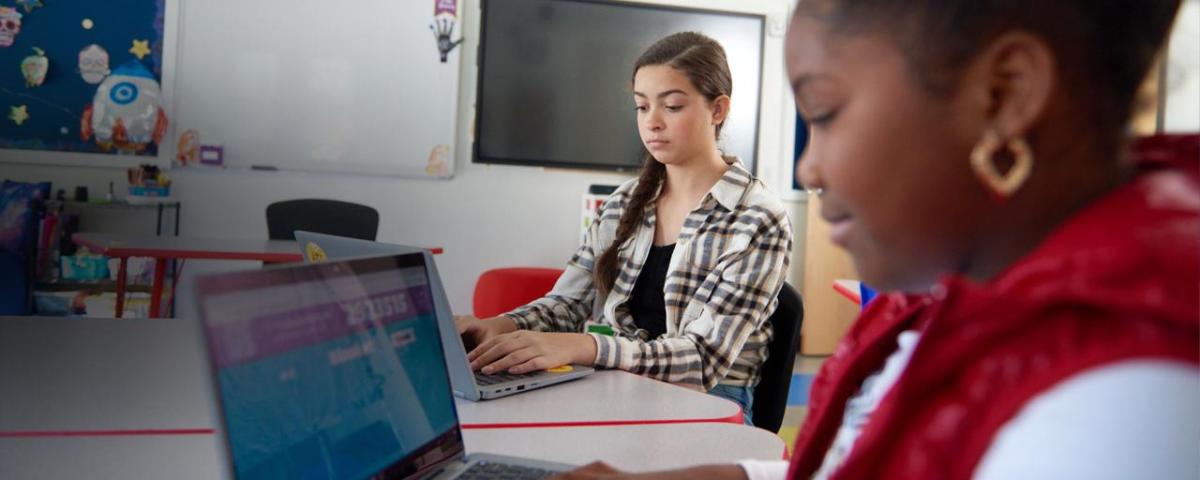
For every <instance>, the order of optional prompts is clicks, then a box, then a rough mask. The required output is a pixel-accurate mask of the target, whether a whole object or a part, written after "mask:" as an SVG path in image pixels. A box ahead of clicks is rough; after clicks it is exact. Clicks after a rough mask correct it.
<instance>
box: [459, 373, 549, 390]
mask: <svg viewBox="0 0 1200 480" xmlns="http://www.w3.org/2000/svg"><path fill="white" fill-rule="evenodd" d="M539 374H541V372H531V373H520V374H516V373H503V372H501V373H493V374H490V375H489V374H486V373H483V372H475V383H477V384H479V385H480V386H483V387H486V386H488V385H495V384H497V383H503V382H509V381H512V380H520V379H522V378H529V377H534V376H537V375H539Z"/></svg>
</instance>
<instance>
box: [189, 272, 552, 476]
mask: <svg viewBox="0 0 1200 480" xmlns="http://www.w3.org/2000/svg"><path fill="white" fill-rule="evenodd" d="M430 265H432V259H431V257H430V256H429V254H428V253H411V254H405V255H394V256H385V257H371V258H361V259H350V260H342V261H331V262H326V263H320V264H310V265H297V266H286V265H284V266H278V267H270V268H266V269H261V270H253V271H244V272H233V273H224V274H217V275H209V276H203V277H199V278H198V279H197V281H196V284H197V286H196V289H197V299H198V301H199V304H200V317H201V320H202V325H203V331H204V337H205V343H206V346H207V351H208V356H209V361H210V364H211V367H212V375H213V383H214V385H215V386H216V388H215V390H216V394H217V395H216V397H217V404H218V405H219V410H218V411H219V414H220V418H221V421H220V428H219V429H220V430H221V436H222V438H223V439H224V443H225V452H224V453H226V454H227V455H226V458H228V459H229V460H230V461H229V462H226V465H225V466H226V468H227V469H228V470H227V471H226V472H225V474H226V475H231V476H235V477H237V478H242V479H258V478H314V479H326V478H329V479H333V478H353V479H361V478H428V477H437V478H455V479H460V478H544V477H546V476H549V475H550V474H552V473H553V472H557V471H563V470H566V469H568V468H570V467H569V466H567V465H563V464H557V463H550V462H542V461H536V460H530V459H521V458H513V457H505V456H498V455H487V454H472V455H469V456H466V455H464V450H465V449H464V445H463V438H462V432H461V430H460V426H459V421H458V415H457V412H456V410H455V406H454V397H453V395H452V394H451V389H450V380H449V377H448V376H447V374H446V363H445V356H444V354H443V349H442V343H441V341H440V338H441V336H440V335H438V332H439V331H440V328H439V324H438V321H439V317H440V315H438V314H437V312H436V308H435V305H434V302H433V287H434V285H433V284H432V282H431V277H430V270H429V269H427V267H428V266H430Z"/></svg>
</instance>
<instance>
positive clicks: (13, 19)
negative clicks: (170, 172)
mask: <svg viewBox="0 0 1200 480" xmlns="http://www.w3.org/2000/svg"><path fill="white" fill-rule="evenodd" d="M164 1H165V0H104V1H96V0H53V1H50V0H46V1H44V2H42V1H35V0H15V1H13V0H0V148H6V149H21V150H55V151H67V152H87V153H112V154H117V153H125V154H137V155H147V156H155V155H157V154H158V146H157V145H156V144H154V143H153V142H141V141H140V140H141V139H144V138H146V133H145V130H146V129H147V128H149V129H150V130H151V131H152V132H151V133H153V131H154V130H157V131H159V132H161V131H163V130H165V121H166V115H165V112H162V110H161V108H159V109H157V111H156V113H153V114H150V113H136V114H135V113H133V112H131V111H129V110H128V109H127V110H125V111H122V110H121V109H120V108H119V107H121V106H123V105H130V106H132V105H139V106H142V107H145V103H146V102H150V103H153V104H154V105H155V106H156V107H161V106H162V105H161V102H160V101H159V99H155V98H146V95H148V94H151V93H154V92H153V91H149V92H148V91H147V88H146V85H149V86H150V87H149V90H158V89H159V88H160V85H161V82H162V63H163V58H162V44H163V29H164V27H163V23H164V16H165V15H164V4H163V2H164ZM14 13H15V15H14ZM5 22H9V23H5ZM14 25H15V26H16V28H18V29H19V31H18V30H15V29H10V28H9V27H13V26H14ZM6 30H7V31H6ZM13 31H16V33H15V35H14V36H13V37H12V43H11V44H10V45H9V46H7V47H5V46H2V45H3V44H4V43H6V39H5V35H7V34H8V33H12V32H13ZM35 48H36V49H38V50H41V51H42V52H44V55H45V56H46V58H47V59H48V60H49V69H48V72H47V73H46V75H45V79H44V81H43V83H42V84H41V85H37V86H30V85H29V83H28V82H27V81H26V76H25V75H23V73H22V62H25V61H26V58H27V57H30V56H31V55H37V50H35ZM85 49H86V50H87V54H86V55H84V57H85V58H86V62H85V61H81V56H80V53H81V52H83V51H84V50H85ZM105 54H107V57H108V58H107V60H108V61H107V65H106V66H105V65H104V64H103V62H102V61H101V60H103V57H104V55H105ZM39 62H40V60H39ZM129 71H136V72H139V73H141V72H145V73H144V74H139V75H138V79H139V80H138V81H139V82H141V83H137V82H134V83H133V84H137V85H139V86H141V87H142V88H141V90H138V93H139V94H143V97H141V98H127V97H121V100H122V102H115V101H114V102H109V103H108V104H107V105H106V106H103V105H100V104H101V103H102V102H99V101H97V102H93V100H94V99H95V98H96V93H97V90H98V89H101V88H108V89H110V90H111V89H112V85H106V83H107V84H113V83H116V84H117V86H118V87H119V86H120V85H124V84H123V83H122V82H120V79H117V78H114V77H116V76H117V75H119V74H120V73H121V72H129ZM110 73H111V75H109V78H107V79H105V78H103V77H104V76H105V75H108V74H110ZM114 80H115V81H114ZM125 84H128V82H126V83H125ZM117 90H118V92H117V93H122V94H123V95H128V94H130V93H131V92H133V90H129V89H127V88H126V89H124V90H122V89H120V88H118V89H117ZM106 91H108V90H106ZM114 98H115V97H114ZM137 100H141V101H142V103H141V104H139V103H137V102H136V101H137ZM93 103H95V104H96V105H93ZM97 108H99V109H100V110H101V112H102V115H100V116H97V117H95V118H97V119H100V121H99V122H91V123H99V124H93V125H85V124H84V123H85V122H82V120H83V117H84V114H85V111H87V112H91V111H94V110H95V109H97ZM122 117H123V120H124V121H123V123H122V124H121V128H118V129H115V130H117V132H119V133H118V135H117V138H116V139H115V140H114V139H112V138H109V137H105V135H112V133H113V130H114V129H113V128H112V127H113V126H114V125H113V122H114V121H115V119H117V118H122ZM135 117H138V118H135ZM84 133H88V134H89V135H88V138H87V139H85V138H84V135H83V134H84ZM160 135H161V133H160ZM163 141H166V139H165V138H163Z"/></svg>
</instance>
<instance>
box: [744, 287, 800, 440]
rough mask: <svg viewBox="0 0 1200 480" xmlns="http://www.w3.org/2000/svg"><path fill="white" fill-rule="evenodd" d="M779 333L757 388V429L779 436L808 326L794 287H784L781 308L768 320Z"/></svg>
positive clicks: (755, 413)
mask: <svg viewBox="0 0 1200 480" xmlns="http://www.w3.org/2000/svg"><path fill="white" fill-rule="evenodd" d="M767 321H769V322H771V327H772V328H773V329H774V330H775V333H774V334H773V335H772V336H771V342H770V343H769V344H767V351H768V352H769V353H768V356H767V361H766V362H765V363H763V367H762V375H761V379H760V380H759V382H758V386H757V387H754V405H753V407H751V409H752V410H753V411H754V417H753V419H752V420H753V422H754V426H756V427H759V428H762V429H764V430H770V431H772V432H778V431H779V426H780V425H781V424H782V423H783V413H784V411H785V410H786V409H787V399H788V389H789V388H791V385H792V370H793V368H794V365H795V362H796V350H797V349H798V348H799V345H800V326H801V325H802V324H803V323H804V303H803V302H802V301H801V299H800V293H799V292H797V291H796V289H795V288H794V287H792V286H791V285H788V284H787V283H784V284H783V288H782V289H781V290H779V305H778V306H777V307H776V308H775V313H772V314H771V316H770V317H769V318H768V319H767Z"/></svg>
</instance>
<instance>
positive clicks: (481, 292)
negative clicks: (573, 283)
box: [472, 267, 563, 318]
mask: <svg viewBox="0 0 1200 480" xmlns="http://www.w3.org/2000/svg"><path fill="white" fill-rule="evenodd" d="M562 273H563V271H562V270H561V269H557V268H536V267H510V268H496V269H492V270H488V271H486V272H483V274H481V275H479V280H478V281H477V282H475V295H474V299H473V301H472V306H473V308H474V310H475V316H476V317H479V318H488V317H494V316H496V315H500V314H502V313H505V312H508V311H511V310H512V309H514V308H517V307H519V306H521V305H525V304H526V303H529V302H531V301H533V300H537V299H538V298H541V297H542V296H543V295H545V294H546V293H548V292H549V291H550V289H552V288H554V282H557V281H558V277H559V276H561V275H562Z"/></svg>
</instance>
